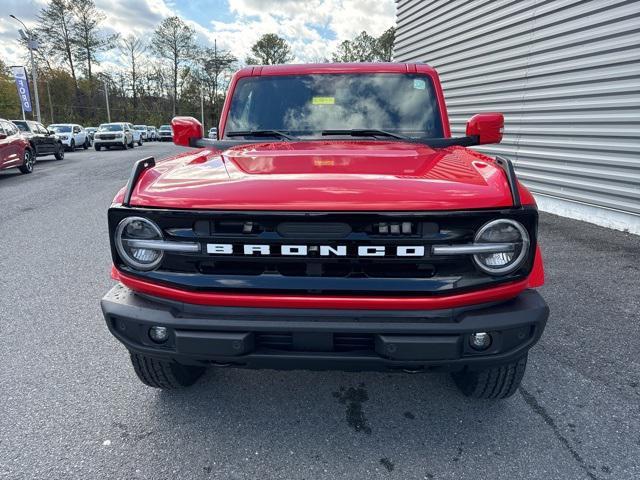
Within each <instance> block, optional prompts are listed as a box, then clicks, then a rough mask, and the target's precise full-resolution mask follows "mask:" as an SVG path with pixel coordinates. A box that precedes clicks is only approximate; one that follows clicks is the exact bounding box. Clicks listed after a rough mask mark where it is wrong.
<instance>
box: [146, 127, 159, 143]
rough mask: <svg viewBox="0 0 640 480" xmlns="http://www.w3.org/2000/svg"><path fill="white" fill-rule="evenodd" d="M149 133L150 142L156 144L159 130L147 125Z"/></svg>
mask: <svg viewBox="0 0 640 480" xmlns="http://www.w3.org/2000/svg"><path fill="white" fill-rule="evenodd" d="M147 132H148V136H149V140H153V141H154V142H155V141H157V140H158V129H157V128H156V127H154V126H153V125H147Z"/></svg>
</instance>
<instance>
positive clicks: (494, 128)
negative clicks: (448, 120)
mask: <svg viewBox="0 0 640 480" xmlns="http://www.w3.org/2000/svg"><path fill="white" fill-rule="evenodd" d="M503 130H504V116H503V115H502V114H501V113H479V114H477V115H474V116H473V117H471V118H470V119H469V121H468V122H467V137H476V138H477V141H476V142H474V144H475V145H485V144H488V143H500V141H501V140H502V132H503Z"/></svg>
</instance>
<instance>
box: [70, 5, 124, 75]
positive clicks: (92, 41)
mask: <svg viewBox="0 0 640 480" xmlns="http://www.w3.org/2000/svg"><path fill="white" fill-rule="evenodd" d="M73 12H74V15H75V18H76V20H75V22H74V23H73V24H72V26H71V32H72V35H73V44H74V45H75V47H76V48H75V51H76V59H77V60H78V61H79V62H82V63H84V64H86V69H85V71H86V73H87V77H89V82H90V83H91V81H92V80H93V74H92V69H91V65H92V64H98V60H97V55H98V54H99V53H101V52H103V51H105V50H109V49H110V48H111V47H112V46H113V44H114V42H115V40H116V38H117V35H112V36H109V37H105V36H103V35H101V34H100V24H101V23H102V22H103V21H104V19H105V18H106V17H105V15H104V14H103V13H102V12H100V11H99V10H98V9H97V8H96V4H95V2H94V1H93V0H75V1H74V3H73Z"/></svg>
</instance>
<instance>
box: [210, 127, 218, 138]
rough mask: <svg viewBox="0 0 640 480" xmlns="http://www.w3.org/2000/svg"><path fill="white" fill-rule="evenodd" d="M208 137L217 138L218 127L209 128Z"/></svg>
mask: <svg viewBox="0 0 640 480" xmlns="http://www.w3.org/2000/svg"><path fill="white" fill-rule="evenodd" d="M209 138H218V129H217V128H216V127H211V128H210V129H209Z"/></svg>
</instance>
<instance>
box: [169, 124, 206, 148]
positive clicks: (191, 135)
mask: <svg viewBox="0 0 640 480" xmlns="http://www.w3.org/2000/svg"><path fill="white" fill-rule="evenodd" d="M171 128H172V130H173V143H175V144H176V145H181V146H183V147H190V146H191V144H192V142H195V141H196V140H200V139H201V138H202V124H201V123H200V122H199V121H198V120H196V119H195V118H193V117H174V118H173V120H171Z"/></svg>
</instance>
